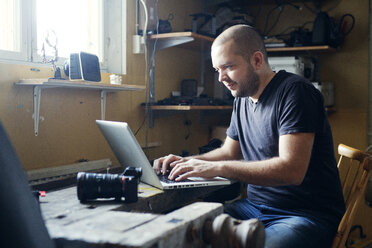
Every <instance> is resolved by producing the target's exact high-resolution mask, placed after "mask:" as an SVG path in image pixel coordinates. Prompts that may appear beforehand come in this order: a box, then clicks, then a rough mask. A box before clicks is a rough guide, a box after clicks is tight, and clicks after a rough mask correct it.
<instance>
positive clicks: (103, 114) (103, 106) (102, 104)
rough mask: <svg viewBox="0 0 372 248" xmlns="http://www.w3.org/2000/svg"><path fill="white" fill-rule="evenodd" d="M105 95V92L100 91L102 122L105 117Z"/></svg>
mask: <svg viewBox="0 0 372 248" xmlns="http://www.w3.org/2000/svg"><path fill="white" fill-rule="evenodd" d="M106 95H107V91H106V90H102V91H101V120H104V119H105V115H106Z"/></svg>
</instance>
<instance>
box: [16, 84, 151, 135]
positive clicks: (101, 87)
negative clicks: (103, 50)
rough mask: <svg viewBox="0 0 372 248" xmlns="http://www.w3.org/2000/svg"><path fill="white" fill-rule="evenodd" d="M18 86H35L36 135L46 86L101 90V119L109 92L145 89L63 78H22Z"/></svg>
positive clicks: (142, 87) (135, 86)
mask: <svg viewBox="0 0 372 248" xmlns="http://www.w3.org/2000/svg"><path fill="white" fill-rule="evenodd" d="M14 84H15V85H17V86H33V87H34V114H33V118H34V133H35V136H37V135H38V132H39V116H40V98H41V90H42V89H46V88H77V89H91V90H99V91H101V119H102V120H104V119H105V112H106V95H107V93H108V92H116V91H138V90H143V89H145V87H144V86H142V85H128V84H122V85H115V84H103V83H98V82H88V81H69V80H62V79H51V78H50V79H45V78H43V79H21V80H19V81H18V82H16V83H14Z"/></svg>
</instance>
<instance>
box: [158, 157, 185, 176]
mask: <svg viewBox="0 0 372 248" xmlns="http://www.w3.org/2000/svg"><path fill="white" fill-rule="evenodd" d="M175 161H187V159H185V158H182V157H180V156H177V155H173V154H169V155H168V156H165V157H161V158H158V159H156V160H154V163H153V166H152V167H153V168H154V170H155V172H156V174H160V173H162V174H163V175H165V174H166V173H167V171H168V170H171V169H172V168H169V167H172V166H171V164H172V163H173V162H175Z"/></svg>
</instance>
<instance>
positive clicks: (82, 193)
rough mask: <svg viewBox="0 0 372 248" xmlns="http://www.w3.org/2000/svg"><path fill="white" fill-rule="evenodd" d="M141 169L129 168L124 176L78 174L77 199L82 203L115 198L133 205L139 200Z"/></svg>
mask: <svg viewBox="0 0 372 248" xmlns="http://www.w3.org/2000/svg"><path fill="white" fill-rule="evenodd" d="M141 175H142V169H141V168H135V167H127V168H126V169H125V171H124V172H123V173H122V174H120V175H119V174H108V173H107V174H99V173H86V172H79V173H78V174H77V178H76V179H77V197H78V199H79V200H80V202H85V201H87V200H94V199H97V198H115V199H116V200H117V201H120V200H122V198H123V197H124V202H126V203H131V202H136V201H137V200H138V183H139V179H140V177H141Z"/></svg>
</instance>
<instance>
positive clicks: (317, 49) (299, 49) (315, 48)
mask: <svg viewBox="0 0 372 248" xmlns="http://www.w3.org/2000/svg"><path fill="white" fill-rule="evenodd" d="M266 51H267V52H268V53H272V52H329V51H336V49H335V48H333V47H330V46H301V47H269V48H266Z"/></svg>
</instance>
